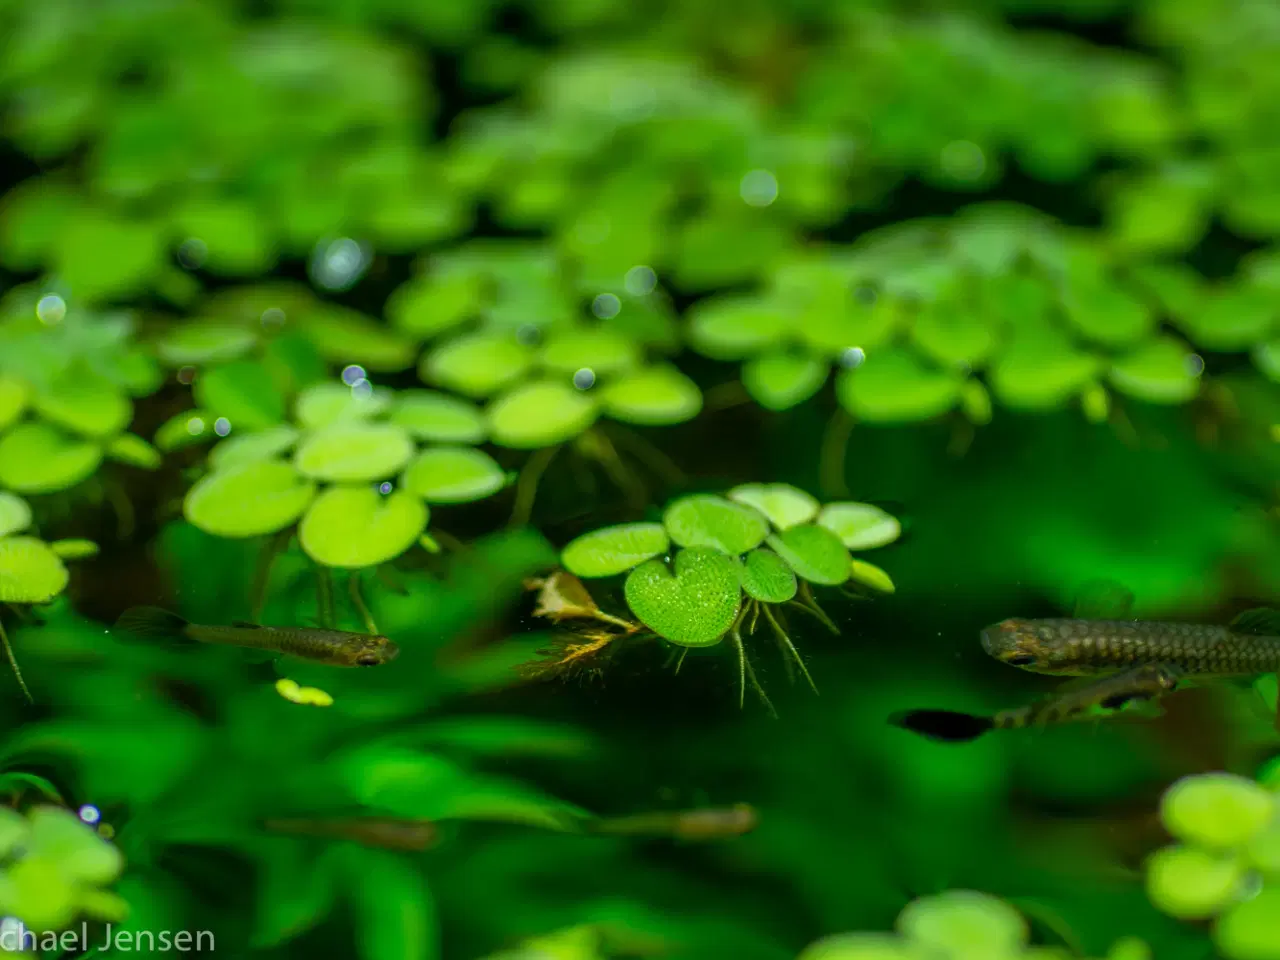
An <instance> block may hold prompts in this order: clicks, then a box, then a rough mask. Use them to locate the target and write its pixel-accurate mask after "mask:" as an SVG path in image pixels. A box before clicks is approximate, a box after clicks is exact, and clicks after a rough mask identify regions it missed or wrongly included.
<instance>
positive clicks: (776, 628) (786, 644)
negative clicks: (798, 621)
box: [760, 603, 818, 693]
mask: <svg viewBox="0 0 1280 960" xmlns="http://www.w3.org/2000/svg"><path fill="white" fill-rule="evenodd" d="M760 606H761V607H762V608H763V610H764V618H765V619H766V620H768V621H769V626H771V627H773V635H774V636H775V637H777V638H778V646H779V647H780V648H781V649H782V656H783V662H784V663H786V664H788V666H789V665H790V663H791V660H790V659H787V654H790V655H791V657H793V658H794V659H795V662H796V666H798V667H799V668H800V672H801V673H803V674H804V678H805V680H807V681H809V688H810V689H811V690H812V691H813V692H814V693H817V692H818V685H817V684H816V683H814V682H813V677H811V676H809V668H808V667H806V666H805V665H804V660H802V659H801V658H800V651H799V650H797V649H796V645H795V644H794V643H792V642H791V638H790V637H789V636H787V631H785V630H783V629H782V624H780V623H778V618H777V617H775V616H774V615H773V611H772V610H770V609H769V607H768V606H767V605H766V604H763V603H762V604H760ZM788 673H790V670H788Z"/></svg>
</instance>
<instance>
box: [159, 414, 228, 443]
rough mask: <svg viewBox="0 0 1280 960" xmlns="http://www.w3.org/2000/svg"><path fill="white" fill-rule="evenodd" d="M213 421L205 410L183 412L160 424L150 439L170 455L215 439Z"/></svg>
mask: <svg viewBox="0 0 1280 960" xmlns="http://www.w3.org/2000/svg"><path fill="white" fill-rule="evenodd" d="M214 419H215V418H214V417H212V416H210V415H209V413H208V411H205V410H184V411H183V412H182V413H179V414H175V415H174V416H172V417H170V418H169V419H168V420H166V421H165V422H164V423H162V424H160V426H159V427H157V428H156V435H155V437H153V438H152V439H153V440H154V441H155V445H156V446H157V447H158V448H160V449H161V450H162V451H164V452H165V453H172V452H173V451H174V450H181V449H183V448H184V447H190V446H193V445H194V444H197V443H203V442H205V441H208V440H212V439H213V438H214V437H216V436H217V434H216V433H214V432H213V421H214Z"/></svg>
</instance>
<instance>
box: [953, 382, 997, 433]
mask: <svg viewBox="0 0 1280 960" xmlns="http://www.w3.org/2000/svg"><path fill="white" fill-rule="evenodd" d="M960 409H961V410H962V411H963V412H964V415H965V416H966V417H967V418H968V419H969V422H970V423H972V424H976V425H977V426H980V427H981V426H985V425H986V424H988V423H990V422H991V415H992V413H993V411H992V408H991V394H990V393H989V392H988V391H987V388H986V387H985V386H983V384H982V381H981V380H966V381H965V382H964V386H963V387H962V388H961V390H960Z"/></svg>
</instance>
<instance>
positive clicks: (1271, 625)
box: [1230, 607, 1280, 637]
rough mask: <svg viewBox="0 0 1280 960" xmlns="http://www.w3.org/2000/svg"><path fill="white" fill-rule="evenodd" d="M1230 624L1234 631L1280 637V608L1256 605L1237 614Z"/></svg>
mask: <svg viewBox="0 0 1280 960" xmlns="http://www.w3.org/2000/svg"><path fill="white" fill-rule="evenodd" d="M1230 626H1231V630H1232V632H1234V633H1249V634H1254V635H1256V636H1270V637H1280V610H1276V609H1275V608H1273V607H1254V608H1253V609H1252V610H1245V611H1244V612H1243V613H1241V614H1239V615H1237V616H1236V618H1235V619H1234V620H1232V621H1231V624H1230Z"/></svg>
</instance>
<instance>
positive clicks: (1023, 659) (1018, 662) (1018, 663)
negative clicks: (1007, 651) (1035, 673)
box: [1005, 653, 1036, 667]
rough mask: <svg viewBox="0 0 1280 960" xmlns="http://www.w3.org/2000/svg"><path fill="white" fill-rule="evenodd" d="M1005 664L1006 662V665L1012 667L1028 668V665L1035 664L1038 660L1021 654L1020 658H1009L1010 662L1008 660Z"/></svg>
mask: <svg viewBox="0 0 1280 960" xmlns="http://www.w3.org/2000/svg"><path fill="white" fill-rule="evenodd" d="M1005 662H1006V663H1008V664H1009V665H1010V666H1014V667H1025V666H1027V665H1028V664H1032V663H1035V662H1036V658H1035V657H1031V656H1028V655H1027V654H1025V653H1020V654H1018V656H1016V657H1010V658H1009V659H1008V660H1006V661H1005Z"/></svg>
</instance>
